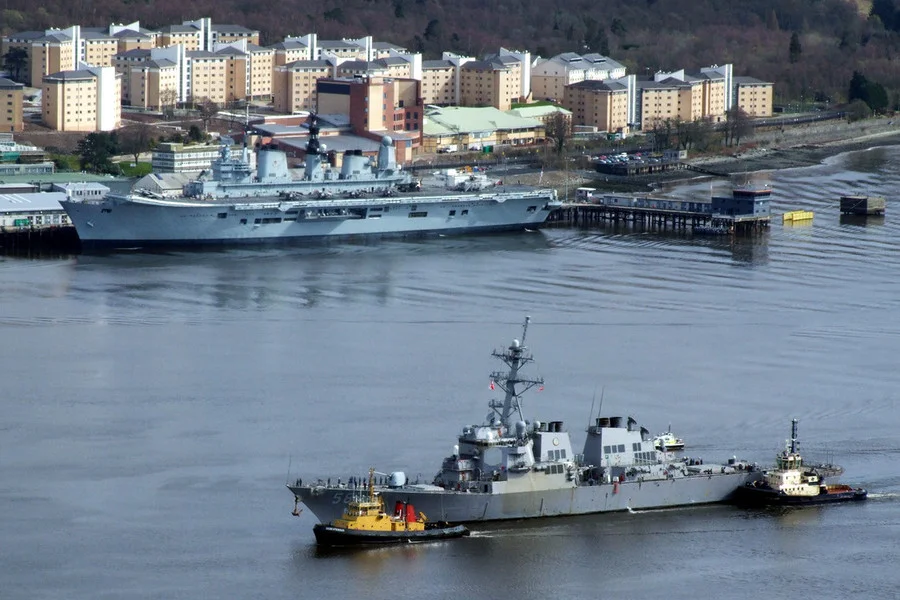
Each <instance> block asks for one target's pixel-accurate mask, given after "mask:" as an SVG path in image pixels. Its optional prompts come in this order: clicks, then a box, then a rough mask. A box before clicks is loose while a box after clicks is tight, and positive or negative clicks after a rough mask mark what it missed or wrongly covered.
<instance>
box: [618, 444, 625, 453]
mask: <svg viewBox="0 0 900 600" xmlns="http://www.w3.org/2000/svg"><path fill="white" fill-rule="evenodd" d="M618 451H619V452H625V444H619V450H618Z"/></svg>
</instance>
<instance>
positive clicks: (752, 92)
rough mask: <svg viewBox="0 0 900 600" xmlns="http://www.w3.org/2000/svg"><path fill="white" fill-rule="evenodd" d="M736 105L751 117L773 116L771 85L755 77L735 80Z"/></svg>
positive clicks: (736, 78)
mask: <svg viewBox="0 0 900 600" xmlns="http://www.w3.org/2000/svg"><path fill="white" fill-rule="evenodd" d="M734 87H735V97H736V98H737V100H736V105H737V106H738V107H739V108H740V109H741V110H743V111H744V112H745V113H747V114H748V115H749V116H751V117H771V116H772V88H773V87H774V86H773V85H772V84H771V83H768V82H765V81H760V80H759V79H756V78H754V77H735V78H734Z"/></svg>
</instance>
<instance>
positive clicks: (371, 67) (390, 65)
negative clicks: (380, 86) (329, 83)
mask: <svg viewBox="0 0 900 600" xmlns="http://www.w3.org/2000/svg"><path fill="white" fill-rule="evenodd" d="M337 76H338V77H399V78H403V79H410V78H412V65H411V64H410V63H409V61H407V60H405V59H403V58H400V57H397V56H389V57H387V58H379V59H376V60H370V61H366V60H347V61H344V62H341V63H340V64H338V67H337Z"/></svg>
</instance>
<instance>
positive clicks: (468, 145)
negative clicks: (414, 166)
mask: <svg viewBox="0 0 900 600" xmlns="http://www.w3.org/2000/svg"><path fill="white" fill-rule="evenodd" d="M512 113H513V111H510V112H503V111H502V110H499V109H496V108H494V107H490V106H488V107H466V106H446V107H438V106H429V107H426V109H425V122H424V124H423V126H422V149H423V151H424V152H426V153H429V152H438V153H444V152H457V151H478V152H491V151H494V150H495V149H496V148H497V147H499V146H525V145H530V144H536V143H541V142H543V141H544V137H545V135H544V122H543V121H542V120H541V119H539V118H527V117H522V116H518V115H516V114H512Z"/></svg>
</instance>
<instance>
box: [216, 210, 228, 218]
mask: <svg viewBox="0 0 900 600" xmlns="http://www.w3.org/2000/svg"><path fill="white" fill-rule="evenodd" d="M216 216H217V217H218V218H220V219H225V218H227V217H228V213H227V212H224V213H219V214H218V215H216Z"/></svg>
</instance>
